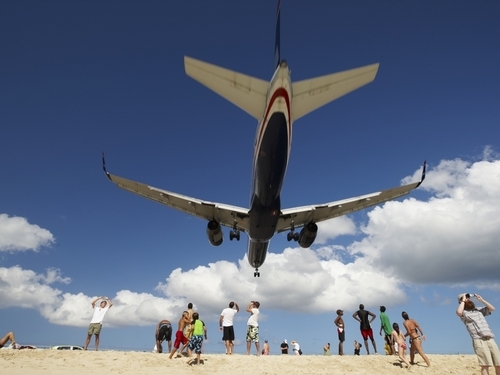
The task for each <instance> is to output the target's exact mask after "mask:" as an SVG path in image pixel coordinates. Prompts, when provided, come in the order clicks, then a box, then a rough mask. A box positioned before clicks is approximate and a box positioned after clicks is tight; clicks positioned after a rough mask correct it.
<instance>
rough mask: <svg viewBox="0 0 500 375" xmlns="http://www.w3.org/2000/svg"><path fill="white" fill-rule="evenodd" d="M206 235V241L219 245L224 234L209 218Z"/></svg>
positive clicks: (217, 224)
mask: <svg viewBox="0 0 500 375" xmlns="http://www.w3.org/2000/svg"><path fill="white" fill-rule="evenodd" d="M207 236H208V241H209V242H210V244H212V245H213V246H219V245H220V244H221V243H222V241H223V240H224V234H223V233H222V229H221V227H220V224H219V223H218V222H216V221H215V220H210V221H209V222H208V224H207ZM315 237H316V236H315ZM313 240H314V239H313ZM311 243H312V242H311Z"/></svg>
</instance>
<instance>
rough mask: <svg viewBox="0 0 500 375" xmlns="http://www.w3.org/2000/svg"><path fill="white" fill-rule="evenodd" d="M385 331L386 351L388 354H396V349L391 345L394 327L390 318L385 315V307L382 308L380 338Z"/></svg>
mask: <svg viewBox="0 0 500 375" xmlns="http://www.w3.org/2000/svg"><path fill="white" fill-rule="evenodd" d="M382 330H383V331H384V339H385V351H386V354H394V347H393V346H392V345H391V341H392V339H391V335H392V326H391V321H390V320H389V317H388V316H387V314H386V313H385V306H380V332H379V334H380V336H382Z"/></svg>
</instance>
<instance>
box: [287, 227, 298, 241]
mask: <svg viewBox="0 0 500 375" xmlns="http://www.w3.org/2000/svg"><path fill="white" fill-rule="evenodd" d="M286 239H287V240H288V241H291V240H294V241H295V242H297V241H298V240H299V234H298V233H294V232H293V230H292V231H291V232H288V234H287V235H286Z"/></svg>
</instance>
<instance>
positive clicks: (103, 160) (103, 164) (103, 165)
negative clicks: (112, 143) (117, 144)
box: [102, 151, 113, 181]
mask: <svg viewBox="0 0 500 375" xmlns="http://www.w3.org/2000/svg"><path fill="white" fill-rule="evenodd" d="M102 170H103V171H104V173H105V174H106V177H107V178H108V179H109V181H113V180H112V179H111V176H110V175H109V173H108V171H107V170H106V160H105V159H104V151H103V152H102Z"/></svg>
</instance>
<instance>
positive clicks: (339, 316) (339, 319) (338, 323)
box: [333, 309, 345, 355]
mask: <svg viewBox="0 0 500 375" xmlns="http://www.w3.org/2000/svg"><path fill="white" fill-rule="evenodd" d="M342 315H344V310H340V309H339V310H337V317H336V318H335V320H334V321H333V322H334V323H335V325H336V326H337V333H338V334H339V355H344V341H345V331H344V319H342Z"/></svg>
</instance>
